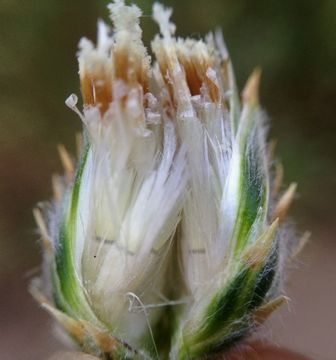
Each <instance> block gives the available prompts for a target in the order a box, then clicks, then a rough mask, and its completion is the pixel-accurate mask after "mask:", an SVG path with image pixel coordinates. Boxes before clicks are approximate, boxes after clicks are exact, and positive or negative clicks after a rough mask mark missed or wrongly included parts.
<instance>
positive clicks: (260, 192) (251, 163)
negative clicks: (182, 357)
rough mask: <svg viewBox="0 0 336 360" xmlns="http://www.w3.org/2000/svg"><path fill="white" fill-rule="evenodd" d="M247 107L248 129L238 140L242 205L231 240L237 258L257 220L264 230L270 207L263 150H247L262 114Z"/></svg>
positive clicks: (253, 145)
mask: <svg viewBox="0 0 336 360" xmlns="http://www.w3.org/2000/svg"><path fill="white" fill-rule="evenodd" d="M247 106H248V107H247V114H246V119H244V121H243V123H244V125H245V126H246V128H245V129H243V131H242V132H241V133H240V134H238V137H239V138H238V139H237V141H238V143H239V151H240V158H241V160H240V191H239V194H238V195H239V205H238V212H237V219H236V224H235V229H234V234H233V239H232V242H233V243H234V244H232V245H234V247H235V250H234V251H235V254H236V255H237V254H239V253H240V251H241V250H242V249H243V248H244V247H245V245H246V244H247V242H248V240H249V233H250V231H251V229H252V226H253V225H254V224H255V223H256V221H257V218H258V217H259V218H260V225H261V226H262V224H263V223H265V221H266V213H267V206H268V204H267V202H268V192H269V186H268V180H267V168H266V165H265V164H263V163H261V161H262V160H260V159H261V154H260V153H261V151H262V149H260V148H259V144H255V143H254V142H252V145H251V146H250V147H248V140H249V136H253V132H256V131H259V129H258V128H257V127H258V126H259V124H258V123H257V122H258V119H257V117H258V115H259V110H258V108H257V107H255V106H250V105H247ZM251 133H252V135H251ZM256 146H257V147H256ZM262 155H263V154H262Z"/></svg>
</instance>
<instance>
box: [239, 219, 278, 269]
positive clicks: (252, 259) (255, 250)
mask: <svg viewBox="0 0 336 360" xmlns="http://www.w3.org/2000/svg"><path fill="white" fill-rule="evenodd" d="M278 226H279V219H275V220H274V221H273V223H272V224H271V225H270V226H269V227H268V228H267V229H266V231H265V232H264V233H263V235H261V236H260V238H259V239H258V240H257V241H256V242H255V244H253V245H252V246H251V247H249V248H248V249H247V250H246V251H245V252H244V253H243V256H242V257H243V259H244V260H245V262H246V264H247V265H248V266H250V267H251V268H255V269H259V268H260V267H261V266H262V265H263V264H264V262H265V261H266V259H267V257H268V255H269V254H270V251H271V249H272V245H273V240H274V238H275V234H276V231H277V229H278Z"/></svg>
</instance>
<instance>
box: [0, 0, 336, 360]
mask: <svg viewBox="0 0 336 360" xmlns="http://www.w3.org/2000/svg"><path fill="white" fill-rule="evenodd" d="M107 3H108V2H107V1H103V0H96V1H89V0H82V1H79V0H72V1H69V0H43V1H42V0H40V1H38V0H29V1H28V0H26V1H24V0H21V1H20V0H0V164H1V165H0V169H1V170H0V176H1V177H0V290H1V292H0V296H1V297H0V334H1V337H0V354H1V359H34V360H39V359H45V358H46V357H47V355H49V354H51V353H52V352H53V351H54V350H55V349H60V348H61V345H60V344H59V343H58V342H57V341H56V340H55V339H54V338H53V335H52V331H51V327H52V325H51V322H49V318H48V316H46V315H45V314H44V313H43V311H42V310H40V309H38V307H37V306H36V305H35V304H34V302H33V301H32V300H31V299H30V296H29V294H28V293H27V290H26V289H27V283H28V279H27V276H25V274H27V272H28V271H30V270H31V269H33V268H35V267H36V266H39V264H40V259H41V254H40V249H39V246H38V237H37V236H36V231H35V225H34V222H33V218H32V213H31V209H32V208H33V206H34V205H35V204H36V203H37V202H38V201H40V200H46V199H48V198H49V197H50V196H51V187H50V176H51V174H52V173H54V172H60V171H61V166H60V162H59V160H58V157H57V152H56V146H57V144H58V143H60V142H61V143H64V144H65V145H66V146H67V147H68V148H69V149H70V150H71V151H74V148H75V146H74V144H75V141H74V134H75V132H76V131H78V130H79V129H80V127H81V124H80V120H79V119H78V118H77V116H76V115H75V114H74V113H72V112H71V111H70V110H69V109H67V108H66V106H65V105H64V100H65V98H66V97H67V96H68V95H69V94H70V93H72V92H75V93H77V94H78V93H79V88H78V77H77V71H78V70H77V60H76V56H75V53H76V50H77V44H78V40H79V39H80V37H81V36H84V35H85V36H87V37H89V38H91V39H95V37H96V36H95V33H96V20H97V18H98V17H101V18H104V19H106V20H107V18H108V12H107V10H106V4H107ZM136 3H137V4H138V5H139V6H140V7H141V8H142V9H143V17H142V19H141V20H142V24H143V27H144V39H145V42H146V44H147V45H148V44H149V43H150V39H151V38H152V37H153V35H154V33H155V32H156V31H157V27H156V25H155V24H154V23H153V22H152V20H151V17H150V14H151V6H152V2H151V1H137V2H136ZM164 3H165V4H166V5H169V6H173V7H174V14H173V20H174V22H175V23H176V24H177V26H178V30H177V33H178V35H182V36H185V35H191V36H193V37H196V38H198V37H200V36H202V35H204V34H206V33H207V32H208V31H209V30H213V29H216V28H217V27H221V28H222V29H223V31H224V37H225V40H226V43H227V46H228V48H229V51H230V53H231V57H232V59H233V63H234V67H235V71H236V76H237V79H238V83H239V86H240V89H242V87H243V85H244V82H245V80H246V79H247V77H248V75H249V73H250V72H251V71H252V70H253V68H254V66H256V65H260V66H262V68H263V79H262V86H261V101H262V104H263V106H264V108H265V109H266V110H267V112H268V114H269V117H270V137H272V138H276V139H277V140H278V146H277V151H276V154H277V157H278V158H280V159H281V160H282V162H283V164H284V166H285V182H286V183H287V184H288V183H289V182H291V181H297V182H298V183H299V192H298V196H297V199H296V201H295V204H294V207H293V209H292V211H291V215H292V219H295V223H297V229H298V233H300V232H302V231H303V230H305V229H310V230H312V231H313V236H312V239H311V242H310V244H309V245H308V246H307V248H306V249H305V251H304V252H303V254H302V255H301V257H300V258H299V260H298V261H297V262H296V264H295V265H294V266H293V269H292V271H291V272H292V273H293V276H292V277H291V280H290V281H289V286H290V291H289V293H290V295H292V298H293V300H292V302H291V304H290V312H288V310H287V309H284V310H283V311H282V313H281V314H282V315H280V316H277V317H275V320H273V322H274V325H273V326H272V327H270V326H267V327H266V329H265V330H264V331H265V332H266V333H267V335H268V336H273V338H274V339H275V341H276V342H277V343H279V344H284V345H286V346H289V347H291V348H293V349H296V350H299V351H301V352H305V353H306V354H309V355H311V356H312V357H315V358H318V359H333V358H334V356H335V355H336V345H335V343H334V339H335V336H336V310H335V304H336V265H335V264H336V255H335V251H336V247H335V242H336V239H335V235H334V231H335V228H336V224H335V220H336V218H335V210H334V209H335V200H336V167H335V165H336V156H335V155H336V154H335V144H336V116H335V107H336V1H334V0H321V1H312V0H305V1H303V0H297V1H293V0H282V1H275V0H268V1H266V0H255V1H248V0H224V1H220V0H208V1H201V0H194V1H191V0H188V1H165V2H164ZM293 222H294V221H293ZM267 329H268V330H267ZM269 329H272V330H269Z"/></svg>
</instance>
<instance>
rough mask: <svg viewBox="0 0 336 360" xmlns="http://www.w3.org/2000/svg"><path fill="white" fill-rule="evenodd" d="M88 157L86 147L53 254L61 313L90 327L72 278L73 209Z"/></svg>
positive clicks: (77, 285)
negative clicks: (83, 321)
mask: <svg viewBox="0 0 336 360" xmlns="http://www.w3.org/2000/svg"><path fill="white" fill-rule="evenodd" d="M88 153H89V146H87V148H86V149H85V153H84V155H83V157H82V160H81V162H80V165H79V168H78V170H77V174H76V179H75V182H74V185H73V188H72V192H71V193H70V195H69V197H68V198H67V199H66V200H65V204H66V208H65V213H64V217H63V223H62V225H61V227H60V233H59V247H58V250H57V254H56V271H57V275H58V278H59V284H60V291H61V294H59V295H58V296H60V295H61V297H62V299H64V300H63V301H62V304H61V306H62V308H63V309H62V310H64V311H66V312H67V313H68V314H69V315H71V316H73V317H75V318H80V319H85V320H91V321H93V322H94V323H97V319H96V317H95V315H94V314H93V312H92V310H91V308H90V306H89V304H88V302H87V299H86V297H85V294H84V292H83V288H82V285H81V284H80V281H79V278H78V276H77V274H76V269H75V259H74V248H75V244H74V241H75V237H76V222H77V207H78V201H79V194H80V187H81V180H82V175H83V173H84V169H85V165H86V161H87V158H88ZM64 302H66V303H64Z"/></svg>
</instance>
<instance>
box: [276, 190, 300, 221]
mask: <svg viewBox="0 0 336 360" xmlns="http://www.w3.org/2000/svg"><path fill="white" fill-rule="evenodd" d="M296 189H297V183H291V184H290V185H289V187H288V189H287V190H286V191H285V192H284V194H283V195H282V196H281V198H280V200H279V201H278V203H277V205H276V206H275V209H274V211H273V214H272V218H273V219H276V218H279V220H280V221H282V220H283V219H284V218H285V216H286V215H287V213H288V210H289V208H290V206H291V204H292V202H293V200H294V196H295V193H296Z"/></svg>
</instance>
